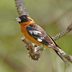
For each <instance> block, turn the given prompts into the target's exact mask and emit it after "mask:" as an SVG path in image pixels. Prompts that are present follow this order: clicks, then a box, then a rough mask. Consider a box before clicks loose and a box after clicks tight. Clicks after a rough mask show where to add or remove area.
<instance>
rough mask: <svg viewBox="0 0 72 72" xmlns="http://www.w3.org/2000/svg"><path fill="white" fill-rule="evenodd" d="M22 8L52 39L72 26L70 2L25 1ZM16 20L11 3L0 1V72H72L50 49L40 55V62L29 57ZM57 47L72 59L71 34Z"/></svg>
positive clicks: (4, 0)
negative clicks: (24, 5)
mask: <svg viewBox="0 0 72 72" xmlns="http://www.w3.org/2000/svg"><path fill="white" fill-rule="evenodd" d="M25 4H26V7H27V9H28V11H29V14H30V15H31V17H33V18H34V19H35V21H36V22H37V23H38V24H39V25H41V26H42V27H43V28H44V29H45V30H46V32H47V33H48V34H49V35H51V36H53V35H55V34H57V33H58V32H60V31H62V30H63V28H64V27H65V26H67V25H66V24H65V22H67V24H68V23H70V22H71V18H72V16H71V15H72V1H71V0H25ZM69 14H71V15H69ZM17 16H18V14H17V11H16V7H15V2H14V0H0V72H72V65H71V64H68V65H65V64H64V63H63V61H62V60H61V59H60V58H59V57H58V56H57V55H56V54H55V53H54V52H53V51H51V50H50V49H45V50H44V51H43V53H42V55H41V58H40V59H39V61H33V60H32V59H31V58H30V57H29V56H28V53H27V50H26V48H25V47H24V43H23V42H22V41H21V39H20V38H21V37H22V34H21V31H20V26H19V24H18V23H17V21H16V17H17ZM69 16H70V17H69ZM64 18H65V19H66V18H69V19H67V20H68V21H67V20H63V19H64ZM62 20H63V21H62ZM64 21H65V22H64ZM60 23H61V24H60ZM62 23H64V24H62ZM62 25H63V26H62ZM56 43H57V44H58V45H59V46H60V47H61V48H62V49H63V50H64V51H66V52H67V53H69V54H71V55H72V33H71V32H70V33H69V34H68V35H66V36H64V37H62V38H61V39H59V40H57V41H56Z"/></svg>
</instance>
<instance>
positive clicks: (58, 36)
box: [52, 24, 72, 40]
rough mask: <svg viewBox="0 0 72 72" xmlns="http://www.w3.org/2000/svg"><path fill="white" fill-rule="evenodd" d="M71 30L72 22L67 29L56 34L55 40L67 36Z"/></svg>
mask: <svg viewBox="0 0 72 72" xmlns="http://www.w3.org/2000/svg"><path fill="white" fill-rule="evenodd" d="M70 31H72V24H70V25H69V26H68V27H67V29H66V30H65V31H62V32H60V33H58V34H56V35H55V36H54V37H52V38H53V40H58V39H60V38H61V37H63V36H65V35H66V34H68V33H69V32H70Z"/></svg>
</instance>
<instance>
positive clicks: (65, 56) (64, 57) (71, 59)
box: [53, 46, 72, 63]
mask: <svg viewBox="0 0 72 72" xmlns="http://www.w3.org/2000/svg"><path fill="white" fill-rule="evenodd" d="M53 50H54V51H55V52H56V54H57V55H58V56H59V57H60V58H61V59H62V60H63V61H64V62H65V63H66V62H67V61H69V62H71V63H72V56H70V55H68V54H66V53H65V52H64V51H63V50H62V49H61V48H60V47H58V46H56V47H55V48H54V49H53Z"/></svg>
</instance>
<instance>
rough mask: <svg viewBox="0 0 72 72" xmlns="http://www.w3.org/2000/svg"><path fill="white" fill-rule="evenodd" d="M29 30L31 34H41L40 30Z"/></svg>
mask: <svg viewBox="0 0 72 72" xmlns="http://www.w3.org/2000/svg"><path fill="white" fill-rule="evenodd" d="M29 32H30V33H31V34H35V35H38V34H41V32H40V31H36V30H30V31H29Z"/></svg>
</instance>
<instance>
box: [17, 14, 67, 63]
mask: <svg viewBox="0 0 72 72" xmlns="http://www.w3.org/2000/svg"><path fill="white" fill-rule="evenodd" d="M18 22H19V24H20V27H21V32H22V34H23V35H24V37H25V38H26V39H27V40H29V41H30V42H32V43H34V44H35V45H37V46H42V45H43V46H44V47H45V48H52V49H53V50H54V51H55V52H56V54H57V55H58V56H59V57H60V58H61V59H62V60H63V61H64V62H66V60H65V59H67V57H66V56H67V54H66V53H65V52H64V51H63V50H62V49H61V48H60V47H59V46H58V45H57V44H56V42H55V41H54V40H53V39H52V37H51V36H50V35H49V34H47V33H46V31H45V30H44V29H43V28H42V27H41V26H39V25H38V24H37V23H36V22H35V21H34V19H32V18H31V17H30V16H28V15H22V16H20V17H18ZM67 60H68V59H67Z"/></svg>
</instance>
